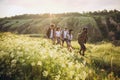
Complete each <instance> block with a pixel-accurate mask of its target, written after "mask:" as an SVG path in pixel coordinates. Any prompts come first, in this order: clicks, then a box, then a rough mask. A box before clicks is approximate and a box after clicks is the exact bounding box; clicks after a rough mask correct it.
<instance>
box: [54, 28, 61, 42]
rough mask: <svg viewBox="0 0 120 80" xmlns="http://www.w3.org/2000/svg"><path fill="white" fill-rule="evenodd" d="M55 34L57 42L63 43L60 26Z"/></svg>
mask: <svg viewBox="0 0 120 80" xmlns="http://www.w3.org/2000/svg"><path fill="white" fill-rule="evenodd" d="M55 35H56V39H57V44H61V30H60V28H59V27H58V28H57V29H56V32H55Z"/></svg>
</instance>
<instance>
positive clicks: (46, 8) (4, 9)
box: [0, 0, 120, 17]
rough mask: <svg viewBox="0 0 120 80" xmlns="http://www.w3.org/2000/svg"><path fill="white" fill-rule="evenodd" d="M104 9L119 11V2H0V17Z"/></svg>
mask: <svg viewBox="0 0 120 80" xmlns="http://www.w3.org/2000/svg"><path fill="white" fill-rule="evenodd" d="M104 9H107V10H113V9H117V10H120V0H0V17H10V16H15V15H21V14H43V13H66V12H80V13H82V12H83V11H84V12H88V11H98V10H104Z"/></svg>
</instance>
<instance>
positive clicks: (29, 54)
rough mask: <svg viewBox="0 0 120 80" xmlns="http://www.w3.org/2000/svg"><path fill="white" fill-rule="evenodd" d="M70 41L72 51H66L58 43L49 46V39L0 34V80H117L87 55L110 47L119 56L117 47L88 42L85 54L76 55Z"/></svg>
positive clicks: (107, 49)
mask: <svg viewBox="0 0 120 80" xmlns="http://www.w3.org/2000/svg"><path fill="white" fill-rule="evenodd" d="M72 44H73V46H74V47H75V50H74V51H73V52H69V51H68V50H67V48H62V47H61V46H60V45H52V42H51V40H47V39H43V38H30V37H27V35H15V34H11V33H0V45H1V46H0V65H1V66H0V80H113V79H116V80H119V78H117V77H115V75H114V73H107V72H106V71H105V70H102V71H101V70H100V69H98V67H99V66H96V65H93V64H94V60H92V57H91V56H90V55H94V54H96V56H97V54H100V53H101V52H103V51H102V50H104V51H106V52H104V53H107V52H110V51H109V50H111V49H112V50H113V51H112V52H110V53H109V54H111V55H114V54H113V52H114V53H115V54H118V55H120V54H119V50H118V49H120V47H118V48H114V47H112V46H110V47H109V44H108V47H103V46H104V45H106V44H107V43H105V44H102V45H100V46H99V45H98V46H97V45H92V44H87V47H88V50H87V55H86V57H82V56H80V55H79V54H77V51H78V49H79V47H78V46H79V45H78V44H77V43H76V42H72ZM110 45H111V44H110ZM94 46H95V47H94ZM93 52H94V53H93ZM89 53H90V54H89ZM98 56H99V55H98ZM108 63H109V60H108Z"/></svg>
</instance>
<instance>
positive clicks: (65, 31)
mask: <svg viewBox="0 0 120 80" xmlns="http://www.w3.org/2000/svg"><path fill="white" fill-rule="evenodd" d="M63 33H64V34H63V38H67V34H68V31H67V30H64V32H63Z"/></svg>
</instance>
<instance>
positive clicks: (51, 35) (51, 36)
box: [50, 29, 53, 38]
mask: <svg viewBox="0 0 120 80" xmlns="http://www.w3.org/2000/svg"><path fill="white" fill-rule="evenodd" d="M50 38H53V29H51V33H50Z"/></svg>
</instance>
